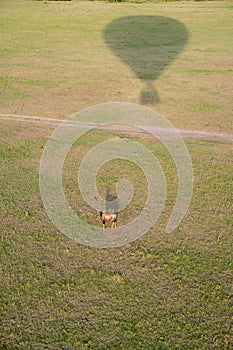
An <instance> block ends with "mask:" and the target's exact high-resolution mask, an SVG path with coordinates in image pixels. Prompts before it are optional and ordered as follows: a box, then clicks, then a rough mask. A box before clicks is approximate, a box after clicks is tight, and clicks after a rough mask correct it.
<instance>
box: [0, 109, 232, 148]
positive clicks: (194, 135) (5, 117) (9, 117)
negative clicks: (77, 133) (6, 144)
mask: <svg viewBox="0 0 233 350" xmlns="http://www.w3.org/2000/svg"><path fill="white" fill-rule="evenodd" d="M0 120H2V121H12V122H24V123H36V124H41V125H53V126H55V127H56V126H57V125H59V124H61V123H62V122H64V121H65V120H63V119H56V118H45V117H38V116H28V115H17V114H3V113H0ZM66 124H69V125H73V126H76V127H79V128H86V127H87V126H90V124H91V123H84V122H74V121H71V122H69V121H66ZM92 125H94V126H96V127H97V128H99V129H105V130H113V131H121V132H124V131H127V133H132V134H135V133H136V132H135V129H133V128H131V127H130V126H123V125H116V124H106V125H100V124H99V125H98V124H92ZM144 126H145V125H144ZM139 128H140V125H139ZM152 129H153V130H154V131H156V133H157V134H162V135H163V136H167V137H170V138H172V136H174V131H173V130H172V129H163V128H159V127H151V130H152ZM177 131H178V132H179V133H180V135H181V136H182V137H183V138H185V139H197V140H209V141H222V142H233V134H223V133H216V132H205V131H201V130H182V129H177ZM137 133H142V134H145V133H146V132H144V131H143V130H142V129H140V130H137Z"/></svg>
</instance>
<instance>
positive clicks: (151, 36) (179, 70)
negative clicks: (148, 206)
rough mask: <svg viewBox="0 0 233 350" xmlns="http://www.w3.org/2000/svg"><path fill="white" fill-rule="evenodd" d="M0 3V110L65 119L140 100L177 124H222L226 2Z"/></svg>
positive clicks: (227, 103)
mask: <svg viewBox="0 0 233 350" xmlns="http://www.w3.org/2000/svg"><path fill="white" fill-rule="evenodd" d="M0 7H1V11H0V28H1V30H0V33H1V34H0V35H1V49H2V50H1V70H0V76H1V89H2V94H1V95H2V96H1V111H2V112H6V113H18V114H26V115H39V116H45V117H48V116H49V117H60V118H65V117H67V116H69V115H71V114H73V113H75V112H77V111H79V110H81V109H83V108H85V107H89V106H90V105H94V104H98V103H103V102H109V101H129V102H134V103H141V101H142V100H144V103H146V104H148V105H150V106H151V107H152V108H154V109H156V110H157V111H158V112H160V113H161V114H162V115H164V116H165V117H166V118H168V119H169V120H170V121H171V122H172V123H173V124H174V125H175V126H176V127H178V128H184V129H185V128H187V129H194V128H196V129H200V130H206V131H216V132H218V131H219V132H229V130H230V129H231V130H232V56H233V48H232V3H231V2H177V3H176V2H169V3H157V4H153V3H143V4H136V3H134V4H130V3H108V2H105V3H103V2H77V1H61V2H59V1H58V2H57V1H16V2H14V1H1V4H0ZM22 19H23V20H22ZM126 19H127V20H126ZM143 33H145V35H144V34H143ZM143 35H144V36H143ZM148 45H149V46H148ZM133 47H134V48H135V51H133V49H132V48H133ZM140 48H141V50H140ZM156 48H157V49H156ZM145 50H146V51H145ZM145 53H146V54H145ZM148 84H149V85H150V86H149V87H148ZM148 89H149V90H148ZM209 91H213V92H214V94H210V93H209ZM153 98H154V100H153ZM172 99H175V101H176V103H175V104H174V107H173V104H171V103H170V101H171V100H172ZM203 103H204V104H207V105H219V106H220V108H216V109H212V108H211V109H210V110H209V109H208V108H207V110H206V109H205V110H204V111H203V109H202V108H201V109H200V110H199V109H197V110H196V109H195V108H194V107H193V106H195V105H200V104H203Z"/></svg>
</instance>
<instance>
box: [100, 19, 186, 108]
mask: <svg viewBox="0 0 233 350" xmlns="http://www.w3.org/2000/svg"><path fill="white" fill-rule="evenodd" d="M104 38H105V42H106V43H107V45H108V46H109V47H110V48H111V50H112V51H113V52H114V54H115V55H116V56H117V57H119V58H120V59H121V60H122V61H123V62H124V63H126V64H127V65H128V66H130V68H131V69H132V70H133V72H134V73H135V74H136V77H137V78H139V79H141V80H143V81H144V82H145V83H146V89H145V90H143V91H142V92H141V103H142V104H147V103H151V104H153V103H154V102H159V96H158V94H157V92H156V90H155V89H154V87H153V82H154V80H156V79H157V78H158V77H159V76H160V75H161V74H162V73H163V71H164V69H165V68H166V67H167V66H168V65H169V64H170V62H172V61H173V60H174V59H175V58H176V57H177V55H178V54H179V53H180V51H181V50H182V49H183V47H184V46H185V44H186V43H187V41H188V31H187V29H186V27H185V26H184V25H183V24H182V23H181V22H179V21H177V20H175V19H173V18H169V17H164V16H127V17H121V18H118V19H116V20H114V21H112V22H110V23H109V24H108V25H107V26H106V28H105V31H104Z"/></svg>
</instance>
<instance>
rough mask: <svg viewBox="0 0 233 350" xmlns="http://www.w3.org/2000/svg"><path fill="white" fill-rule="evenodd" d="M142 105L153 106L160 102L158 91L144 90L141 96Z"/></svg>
mask: <svg viewBox="0 0 233 350" xmlns="http://www.w3.org/2000/svg"><path fill="white" fill-rule="evenodd" d="M140 102H141V104H142V105H151V104H155V103H158V102H159V95H158V93H157V91H156V90H143V91H142V92H141V96H140Z"/></svg>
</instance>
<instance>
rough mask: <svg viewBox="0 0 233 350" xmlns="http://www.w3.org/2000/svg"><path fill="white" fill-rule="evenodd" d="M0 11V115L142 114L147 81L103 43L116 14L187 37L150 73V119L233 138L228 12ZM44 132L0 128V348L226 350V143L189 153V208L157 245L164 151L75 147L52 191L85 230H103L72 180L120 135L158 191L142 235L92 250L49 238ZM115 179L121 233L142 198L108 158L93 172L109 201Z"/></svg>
mask: <svg viewBox="0 0 233 350" xmlns="http://www.w3.org/2000/svg"><path fill="white" fill-rule="evenodd" d="M0 7H1V11H0V17H1V19H0V26H1V43H2V51H3V54H2V56H1V64H2V70H1V77H2V78H1V80H0V86H1V91H2V97H1V112H2V113H18V114H26V115H30V114H32V115H39V116H46V117H48V116H50V117H54V118H64V117H66V116H68V115H69V114H71V113H74V112H76V111H77V110H80V109H82V108H84V107H87V106H91V105H94V104H96V103H102V102H109V101H129V102H135V103H139V102H140V94H141V91H144V89H145V82H144V81H143V80H142V79H139V78H137V77H136V75H135V73H134V72H133V71H132V70H131V68H130V67H129V66H127V64H126V63H123V62H122V61H120V59H119V57H117V56H116V55H115V53H114V52H113V51H112V50H111V48H110V46H108V45H107V43H106V41H105V39H104V38H105V34H104V31H105V30H106V26H107V25H109V24H110V23H111V22H112V21H114V20H116V19H121V18H122V17H124V16H140V18H141V20H142V19H143V20H144V19H145V18H144V16H145V15H150V16H152V15H154V16H158V17H159V18H160V21H162V22H164V20H165V19H164V18H165V17H169V18H172V19H173V20H176V21H179V22H180V23H181V24H182V26H184V27H185V28H186V30H187V32H188V39H187V43H186V44H185V46H184V47H183V49H182V50H180V52H179V55H177V56H176V57H175V58H174V60H173V61H171V62H170V64H169V65H167V66H166V67H164V66H161V67H162V69H163V70H162V72H161V74H160V75H159V76H157V78H156V79H155V81H154V82H153V84H152V85H153V86H154V89H156V92H157V96H159V99H160V102H157V103H156V104H152V105H150V107H151V108H154V109H155V110H157V111H159V112H160V113H161V114H162V115H164V116H165V117H166V118H167V119H169V120H170V121H171V122H173V124H174V125H175V126H176V127H180V128H187V129H190V128H192V129H200V130H205V131H208V130H209V131H221V132H227V133H232V113H231V111H232V99H231V89H230V82H231V61H232V53H233V51H232V45H231V41H232V38H231V35H230V32H231V29H230V25H231V24H230V23H231V21H232V19H231V9H232V6H231V4H230V3H224V2H211V3H210V2H203V3H193V2H185V3H183V2H179V3H169V4H166V3H159V4H152V3H144V4H143V5H140V4H129V3H124V4H110V3H103V2H85V3H83V2H75V1H71V2H69V1H67V2H66V1H65V2H52V1H49V2H39V1H21V2H18V1H11V2H1V4H0ZM22 18H24V19H25V20H22ZM131 19H132V17H131ZM114 23H115V22H114ZM169 23H170V25H171V24H172V23H173V24H174V23H176V22H173V21H169ZM138 25H139V24H138ZM164 26H165V24H163V26H162V28H161V29H159V28H158V33H157V35H158V36H159V31H160V30H161V32H163V36H164V37H166V35H165V34H166V31H165V29H164ZM178 27H179V25H178ZM179 28H180V27H179ZM135 35H137V33H135ZM140 35H141V33H140ZM140 35H139V34H138V36H137V38H136V40H138V39H140ZM114 38H115V39H116V40H119V37H118V36H117V35H116V36H113V37H112V39H114ZM118 43H119V41H118ZM173 46H174V45H171V46H169V47H168V49H169V50H173V49H174V47H173ZM37 50H38V51H37ZM164 55H165V53H164V51H163V53H161V57H159V62H160V64H161V62H162V60H163V58H164ZM173 57H174V56H173ZM126 58H127V57H126ZM140 59H142V60H143V59H145V58H144V57H143V52H142V54H141V57H140ZM134 67H135V65H134ZM209 72H210V73H211V74H209ZM156 74H157V73H156ZM149 92H150V91H149ZM148 95H150V94H148ZM18 97H20V98H18ZM148 101H150V96H149V98H148ZM53 130H54V127H53V126H51V125H40V124H33V123H26V122H25V123H19V122H15V121H1V128H0V157H1V173H0V210H1V216H2V217H1V226H2V228H3V229H2V236H1V256H2V261H3V264H2V265H3V269H2V272H3V273H2V284H1V320H2V333H1V346H2V348H3V349H6V350H12V349H16V350H17V349H19V350H21V349H33V350H37V349H38V350H41V349H50V350H53V349H54V350H57V349H64V350H65V349H66V350H68V349H72V350H73V349H74V350H76V349H77V350H80V349H81V350H82V349H91V350H92V349H116V350H118V349H132V350H133V349H136V350H137V349H138V350H139V349H146V350H147V349H148V350H149V349H151V350H152V349H153V350H161V349H162V350H165V349H167V350H170V349H181V350H187V349H208V350H209V349H210V350H216V349H219V350H222V349H223V350H228V349H229V350H230V349H231V348H232V346H233V343H232V338H233V336H232V327H231V322H232V311H233V310H232V267H233V266H232V243H233V242H232V231H233V226H232V223H233V217H232V188H233V180H232V172H233V168H232V144H231V143H223V142H215V141H190V140H189V141H187V142H186V143H187V147H188V150H189V152H190V155H191V158H192V162H193V172H194V189H193V197H192V202H191V205H190V208H189V210H188V212H187V215H186V216H185V218H184V220H183V221H182V223H181V224H180V226H179V227H178V228H177V229H176V230H175V231H174V232H172V233H169V234H165V227H166V223H167V222H168V219H169V217H170V214H171V211H172V208H173V207H174V205H175V200H176V195H177V184H178V179H177V173H176V169H175V166H174V163H173V160H172V159H171V156H170V155H169V154H168V152H167V150H166V149H165V148H164V146H163V145H161V144H160V143H159V142H154V141H153V142H152V141H151V140H150V139H148V138H147V137H140V138H139V137H138V136H136V135H135V136H133V135H127V134H124V135H123V134H117V133H115V132H110V131H104V130H94V131H89V132H88V133H87V134H85V135H84V136H82V137H81V138H79V140H78V141H77V142H76V143H75V144H74V145H73V147H72V149H71V151H70V152H69V154H68V156H67V159H66V161H65V163H64V173H63V185H64V191H65V194H66V196H67V200H68V202H69V204H70V205H71V207H72V208H73V209H74V210H75V211H76V212H77V214H78V215H79V217H80V218H82V219H83V220H84V221H86V222H89V223H91V224H93V225H98V226H101V223H100V220H99V218H98V215H97V213H96V211H95V210H94V209H93V208H90V207H89V206H88V205H87V204H86V203H85V201H84V200H83V198H82V197H81V194H80V190H79V187H78V184H77V174H78V169H79V166H80V163H81V160H82V158H83V157H84V156H85V154H87V152H88V151H89V150H90V149H92V148H93V147H94V146H95V145H97V144H98V143H100V142H103V141H105V140H108V139H109V138H119V137H120V138H126V137H127V138H129V139H132V140H136V141H138V142H141V143H142V144H143V145H144V146H146V147H147V148H148V149H149V150H151V151H152V152H153V154H154V155H155V156H156V157H157V159H158V160H159V162H160V164H161V166H162V168H163V171H164V174H165V176H166V180H167V187H168V193H167V199H166V207H165V210H164V212H163V213H162V215H161V217H160V218H159V220H158V222H157V223H156V224H155V226H154V227H153V228H151V230H149V232H148V233H147V234H145V235H144V236H143V237H141V238H140V239H139V240H137V241H135V242H133V243H132V244H128V245H126V246H123V247H121V248H113V249H95V248H90V247H87V246H82V245H79V244H76V243H74V242H73V241H71V240H69V239H68V238H67V237H66V236H64V235H63V234H62V233H60V232H59V231H58V230H57V229H56V228H55V226H54V225H53V224H52V223H51V221H50V220H49V218H48V216H47V215H46V212H45V209H44V207H43V203H42V200H41V197H40V192H39V165H40V158H41V155H42V152H43V149H44V147H45V145H46V142H47V139H48V137H49V136H50V135H51V133H52V131H53ZM122 178H126V179H128V180H130V181H132V183H133V185H134V196H133V199H132V202H131V203H130V204H129V205H128V207H127V208H126V210H124V212H122V213H120V214H119V222H118V225H119V226H121V225H123V224H125V223H127V222H129V221H130V220H131V219H132V218H134V217H135V216H136V215H138V213H139V212H140V210H141V209H142V207H143V205H144V203H145V200H146V191H147V187H146V180H145V177H144V176H143V173H142V171H141V170H140V169H139V168H138V167H137V166H136V165H135V164H132V163H131V162H128V161H124V160H119V159H116V160H114V161H111V162H108V163H107V164H106V165H105V166H104V167H102V168H101V169H100V171H99V173H98V176H97V186H98V190H99V192H100V193H101V194H102V195H103V196H104V195H105V194H106V191H107V190H110V191H111V193H112V194H113V195H115V193H116V192H115V191H116V183H117V182H118V181H119V180H120V179H122Z"/></svg>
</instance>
